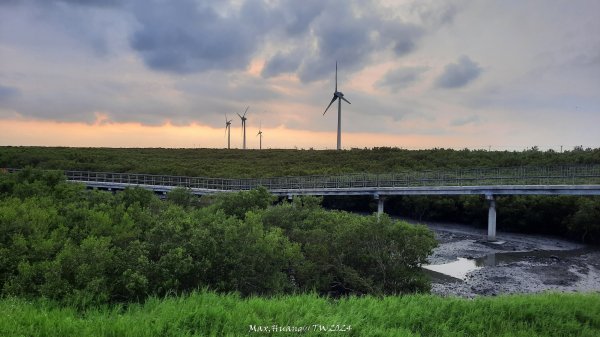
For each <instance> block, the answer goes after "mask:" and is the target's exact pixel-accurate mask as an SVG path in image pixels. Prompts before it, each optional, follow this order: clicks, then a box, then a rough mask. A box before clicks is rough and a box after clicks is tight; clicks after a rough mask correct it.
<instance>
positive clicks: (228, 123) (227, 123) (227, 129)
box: [225, 114, 232, 150]
mask: <svg viewBox="0 0 600 337" xmlns="http://www.w3.org/2000/svg"><path fill="white" fill-rule="evenodd" d="M231 121H232V120H231V119H230V120H227V114H225V133H226V134H227V150H229V149H230V148H231Z"/></svg>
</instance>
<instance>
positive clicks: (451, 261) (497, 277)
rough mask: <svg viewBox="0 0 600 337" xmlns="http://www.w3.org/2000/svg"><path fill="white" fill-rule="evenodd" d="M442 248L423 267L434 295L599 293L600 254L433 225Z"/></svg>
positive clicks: (543, 240)
mask: <svg viewBox="0 0 600 337" xmlns="http://www.w3.org/2000/svg"><path fill="white" fill-rule="evenodd" d="M427 225H428V226H429V228H431V229H432V230H433V231H434V232H435V235H436V238H437V239H438V242H439V246H438V247H437V248H436V249H435V250H434V252H433V254H432V255H431V256H430V257H429V263H430V264H429V265H427V266H424V268H425V269H426V271H427V273H428V274H429V275H430V276H431V280H432V293H434V294H438V295H443V296H444V295H447V296H461V297H475V296H480V295H484V296H495V295H500V294H518V293H521V294H522V293H536V292H544V291H555V292H590V291H600V249H599V248H598V247H590V246H585V245H582V244H578V243H574V242H570V241H566V240H563V239H559V238H555V237H548V236H540V235H526V234H515V233H503V232H498V234H497V241H496V242H493V243H491V242H487V241H486V232H485V231H484V230H481V229H474V228H471V227H466V226H461V225H451V224H437V223H428V224H427Z"/></svg>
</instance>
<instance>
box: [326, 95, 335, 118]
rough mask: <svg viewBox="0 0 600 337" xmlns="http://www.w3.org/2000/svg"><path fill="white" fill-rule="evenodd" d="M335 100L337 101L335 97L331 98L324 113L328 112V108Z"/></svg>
mask: <svg viewBox="0 0 600 337" xmlns="http://www.w3.org/2000/svg"><path fill="white" fill-rule="evenodd" d="M336 99H337V96H333V98H332V99H331V102H329V105H328V106H327V109H325V112H327V110H329V107H330V106H331V105H332V104H333V102H335V100H336ZM325 112H323V116H325Z"/></svg>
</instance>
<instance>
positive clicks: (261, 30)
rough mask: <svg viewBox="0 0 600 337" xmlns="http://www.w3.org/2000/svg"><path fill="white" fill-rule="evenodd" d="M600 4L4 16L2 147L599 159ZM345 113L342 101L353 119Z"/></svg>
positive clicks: (210, 4) (455, 2)
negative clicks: (447, 151)
mask: <svg viewBox="0 0 600 337" xmlns="http://www.w3.org/2000/svg"><path fill="white" fill-rule="evenodd" d="M598 13H600V1H597V0H570V1H567V0H560V1H559V0H527V1H522V0H503V1H495V0H448V1H439V0H404V1H400V0H398V1H391V0H387V1H367V0H334V1H326V0H303V1H299V0H235V1H222V0H171V1H167V0H122V1H119V0H104V1H101V0H0V145H1V146H4V145H41V146H86V147H88V146H90V147H96V146H101V147H176V148H179V147H203V148H207V147H208V148H223V147H226V146H227V138H226V135H225V118H226V116H227V118H229V119H231V120H232V128H231V145H232V147H235V148H240V147H241V146H242V133H241V122H240V119H239V117H238V116H237V114H238V113H240V114H241V113H243V111H244V110H245V108H246V107H247V106H249V107H250V108H249V110H248V114H247V117H248V121H247V143H248V147H249V148H258V146H259V138H258V137H257V136H256V134H257V132H258V130H259V128H260V129H262V131H263V148H305V149H308V148H315V149H332V148H335V146H336V130H337V109H336V108H337V107H336V106H335V105H334V106H332V108H330V109H329V110H328V111H327V113H326V114H325V115H323V112H324V110H325V108H326V107H327V105H328V104H329V102H330V101H331V99H332V97H333V92H334V89H335V64H336V61H337V62H338V71H339V73H338V89H339V91H341V92H343V93H344V95H345V98H346V99H348V100H349V101H350V102H351V104H347V103H345V102H342V103H343V104H342V120H341V124H342V147H343V148H345V149H349V148H364V147H380V146H389V147H400V148H408V149H419V148H432V147H438V148H440V147H441V148H458V149H461V148H474V149H475V148H477V149H479V148H485V149H487V148H491V149H497V150H523V149H526V148H530V147H533V146H538V147H539V148H541V149H549V148H552V149H554V150H559V149H560V147H561V146H562V147H564V148H565V149H569V148H572V147H573V146H584V147H600V34H599V32H600V20H598ZM336 104H337V103H336Z"/></svg>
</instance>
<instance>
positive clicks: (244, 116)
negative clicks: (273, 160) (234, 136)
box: [237, 106, 250, 150]
mask: <svg viewBox="0 0 600 337" xmlns="http://www.w3.org/2000/svg"><path fill="white" fill-rule="evenodd" d="M248 108H250V107H249V106H247V107H246V111H244V115H243V116H242V115H240V114H237V115H238V116H240V119H241V120H242V132H243V133H244V147H243V149H244V150H245V149H246V120H247V119H248V118H246V112H248Z"/></svg>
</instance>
